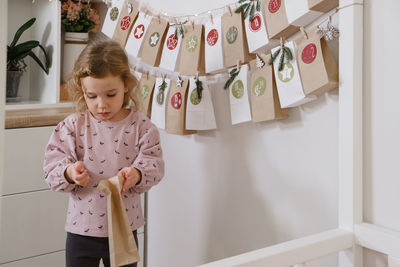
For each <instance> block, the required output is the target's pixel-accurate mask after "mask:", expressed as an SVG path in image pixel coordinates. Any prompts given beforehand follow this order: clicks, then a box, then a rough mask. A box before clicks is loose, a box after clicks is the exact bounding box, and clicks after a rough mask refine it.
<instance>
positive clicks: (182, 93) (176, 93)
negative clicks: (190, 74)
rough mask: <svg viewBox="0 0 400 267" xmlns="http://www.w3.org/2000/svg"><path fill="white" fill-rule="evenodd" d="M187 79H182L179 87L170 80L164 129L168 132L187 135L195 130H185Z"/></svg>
mask: <svg viewBox="0 0 400 267" xmlns="http://www.w3.org/2000/svg"><path fill="white" fill-rule="evenodd" d="M188 85H189V81H188V80H183V81H182V86H181V87H179V86H178V85H177V82H176V81H174V80H172V81H171V87H170V89H169V92H168V98H167V103H166V104H167V107H166V113H167V114H166V126H165V130H166V132H167V133H170V134H178V135H188V134H194V133H196V131H193V130H186V103H187V91H188Z"/></svg>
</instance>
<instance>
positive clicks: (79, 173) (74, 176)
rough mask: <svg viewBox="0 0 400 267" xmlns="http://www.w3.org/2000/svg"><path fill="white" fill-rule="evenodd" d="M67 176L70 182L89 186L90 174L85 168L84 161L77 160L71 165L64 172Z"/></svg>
mask: <svg viewBox="0 0 400 267" xmlns="http://www.w3.org/2000/svg"><path fill="white" fill-rule="evenodd" d="M64 176H65V178H66V179H67V181H68V182H69V183H71V184H72V183H75V184H77V185H81V186H87V185H88V184H89V182H90V178H89V175H88V174H87V172H86V170H85V165H83V162H82V161H77V162H75V163H74V164H72V165H69V166H68V168H67V169H66V170H65V173H64Z"/></svg>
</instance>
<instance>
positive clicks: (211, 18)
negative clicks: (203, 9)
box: [208, 11, 214, 24]
mask: <svg viewBox="0 0 400 267" xmlns="http://www.w3.org/2000/svg"><path fill="white" fill-rule="evenodd" d="M208 14H210V20H211V23H212V24H214V18H213V14H212V13H211V11H208Z"/></svg>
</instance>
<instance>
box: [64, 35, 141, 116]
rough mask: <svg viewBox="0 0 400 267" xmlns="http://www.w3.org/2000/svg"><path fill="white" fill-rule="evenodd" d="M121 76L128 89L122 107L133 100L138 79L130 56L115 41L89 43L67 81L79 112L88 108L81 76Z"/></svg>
mask: <svg viewBox="0 0 400 267" xmlns="http://www.w3.org/2000/svg"><path fill="white" fill-rule="evenodd" d="M110 74H111V75H113V76H120V77H121V79H122V81H123V82H124V85H125V86H126V87H127V88H128V91H127V92H126V93H125V94H124V102H123V104H122V107H123V108H125V107H128V106H129V103H130V101H133V102H134V100H133V98H132V97H131V93H132V91H133V89H134V88H135V87H136V86H137V84H138V80H137V78H136V77H135V76H134V75H133V74H132V73H131V70H130V68H129V62H128V57H127V55H126V53H125V50H124V49H123V48H122V47H121V45H120V44H119V43H117V42H115V41H111V40H107V41H95V42H91V43H90V44H88V45H87V46H86V47H85V49H84V50H83V51H82V53H81V54H80V55H79V57H78V59H77V61H76V62H75V65H74V68H73V70H72V74H71V76H70V77H69V79H68V81H67V88H68V92H69V95H70V96H71V97H72V99H73V101H74V102H75V109H76V111H77V112H83V111H85V110H87V105H86V101H85V98H84V96H83V94H84V92H83V89H82V85H81V78H85V77H87V76H91V77H94V78H104V77H106V76H107V75H110Z"/></svg>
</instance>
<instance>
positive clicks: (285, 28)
mask: <svg viewBox="0 0 400 267" xmlns="http://www.w3.org/2000/svg"><path fill="white" fill-rule="evenodd" d="M266 2H267V4H266V5H263V9H264V14H265V24H266V25H267V32H268V37H269V39H279V38H280V37H282V38H284V39H287V37H289V36H290V35H292V34H293V33H295V32H297V31H298V29H299V28H298V27H297V26H294V25H290V24H289V22H288V17H287V14H286V7H285V6H286V3H285V0H267V1H266Z"/></svg>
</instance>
